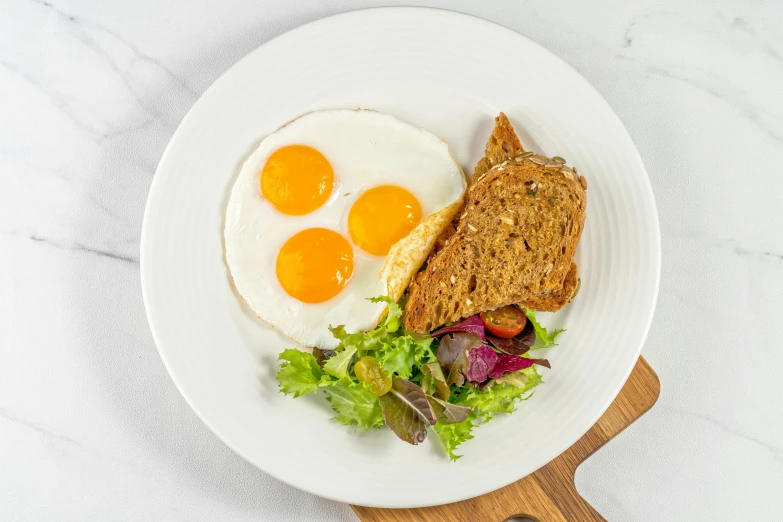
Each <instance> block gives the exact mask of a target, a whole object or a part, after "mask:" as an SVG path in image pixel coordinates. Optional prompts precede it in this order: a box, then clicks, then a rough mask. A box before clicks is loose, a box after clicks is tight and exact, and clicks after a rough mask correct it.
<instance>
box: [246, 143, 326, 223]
mask: <svg viewBox="0 0 783 522" xmlns="http://www.w3.org/2000/svg"><path fill="white" fill-rule="evenodd" d="M333 184H334V172H333V171H332V166H331V165H330V164H329V161H328V160H327V159H326V158H325V157H324V156H323V154H321V153H320V152H318V151H317V150H315V149H314V148H312V147H308V146H306V145H288V146H286V147H283V148H280V149H278V150H276V151H275V152H274V153H273V154H272V155H271V156H269V159H267V160H266V164H265V165H264V169H263V170H262V171H261V193H262V194H263V196H264V198H265V199H266V200H267V201H269V202H270V203H271V204H272V205H274V207H275V208H276V209H277V210H279V211H280V212H282V213H284V214H289V215H293V216H301V215H302V214H307V213H309V212H312V211H313V210H315V209H317V208H318V207H320V206H321V205H323V204H324V203H326V200H327V199H329V195H330V194H331V193H332V185H333Z"/></svg>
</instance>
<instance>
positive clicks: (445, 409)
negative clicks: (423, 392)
mask: <svg viewBox="0 0 783 522" xmlns="http://www.w3.org/2000/svg"><path fill="white" fill-rule="evenodd" d="M427 398H428V399H429V400H430V405H431V406H432V409H433V410H434V411H435V415H437V417H438V418H439V419H444V422H445V423H446V424H453V423H455V422H462V421H464V420H465V419H466V418H467V416H468V413H470V406H459V405H457V404H452V403H450V402H447V401H444V400H441V399H438V398H437V397H433V396H432V395H428V396H427Z"/></svg>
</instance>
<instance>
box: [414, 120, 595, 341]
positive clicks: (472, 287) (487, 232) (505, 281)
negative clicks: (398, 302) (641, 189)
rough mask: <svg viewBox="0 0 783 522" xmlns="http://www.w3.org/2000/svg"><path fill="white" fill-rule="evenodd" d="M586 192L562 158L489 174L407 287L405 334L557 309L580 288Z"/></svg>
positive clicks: (537, 159) (525, 157)
mask: <svg viewBox="0 0 783 522" xmlns="http://www.w3.org/2000/svg"><path fill="white" fill-rule="evenodd" d="M501 116H502V115H501ZM506 122H507V120H506ZM512 132H513V129H512ZM494 136H495V134H494V133H493V137H494ZM490 141H492V139H491V140H490ZM501 148H502V147H501ZM488 149H489V147H488ZM490 161H491V159H490ZM586 186H587V184H586V182H585V180H584V178H583V177H581V176H579V175H578V174H577V173H576V172H575V171H574V170H573V169H571V168H569V167H566V166H564V165H563V164H562V161H561V158H558V161H554V160H552V159H550V158H547V157H545V156H541V155H535V154H533V155H531V154H530V153H523V154H520V155H518V156H516V157H515V158H513V159H510V160H505V161H503V162H501V163H499V164H497V165H495V166H494V167H492V168H491V169H489V170H488V171H486V173H484V175H483V176H481V178H480V179H478V181H474V183H473V185H472V186H471V187H470V189H469V192H468V194H467V195H466V200H465V211H464V213H463V214H462V216H461V217H460V220H459V223H458V225H457V228H456V231H455V232H454V234H453V235H452V236H451V237H450V238H449V239H448V241H445V242H444V243H445V245H444V246H443V247H442V248H441V249H440V250H438V251H437V252H436V253H434V254H433V255H431V256H430V258H429V260H428V262H427V266H426V267H425V269H424V270H422V271H421V272H419V274H417V276H416V278H415V280H414V281H413V283H412V284H411V286H410V287H409V294H408V301H407V303H406V307H405V328H406V329H407V330H410V331H414V332H422V333H424V332H429V331H431V330H432V329H434V328H436V327H438V326H440V325H442V324H445V323H447V322H451V321H457V320H459V319H462V318H465V317H468V316H470V315H473V314H476V313H479V312H483V311H486V310H492V309H494V308H497V307H500V306H504V305H508V304H515V303H519V304H521V305H522V306H526V307H529V308H533V309H539V310H551V311H555V310H557V309H559V308H560V307H562V306H563V305H564V304H565V303H567V302H568V301H569V300H570V299H571V298H572V297H573V295H574V294H575V292H576V290H578V286H579V279H578V277H577V269H576V266H575V265H574V263H573V256H574V251H575V249H576V245H577V243H578V242H579V237H580V235H581V233H582V228H583V226H584V220H585V208H586V205H587V195H586V191H585V189H586Z"/></svg>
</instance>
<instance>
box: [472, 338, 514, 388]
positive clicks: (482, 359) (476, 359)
mask: <svg viewBox="0 0 783 522" xmlns="http://www.w3.org/2000/svg"><path fill="white" fill-rule="evenodd" d="M509 357H511V356H509ZM497 361H498V354H497V353H495V350H493V349H492V348H491V347H489V346H488V345H486V344H485V345H483V346H479V347H478V348H473V349H472V350H470V351H469V352H468V366H467V368H466V369H465V377H466V378H467V379H468V380H469V381H471V382H484V381H486V380H487V374H488V373H490V372H492V371H493V370H494V368H495V364H496V363H497Z"/></svg>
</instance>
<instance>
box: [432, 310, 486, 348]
mask: <svg viewBox="0 0 783 522" xmlns="http://www.w3.org/2000/svg"><path fill="white" fill-rule="evenodd" d="M457 332H468V333H473V334H476V335H478V336H479V337H480V338H481V341H482V342H486V341H487V338H486V337H485V335H486V334H485V332H484V321H482V320H481V318H480V317H479V316H478V315H471V316H470V317H468V318H467V319H463V320H462V321H460V322H458V323H454V324H452V325H451V326H444V327H443V328H441V329H439V330H435V331H434V332H432V333H431V334H430V335H431V336H432V337H440V336H441V335H443V334H447V333H457Z"/></svg>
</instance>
